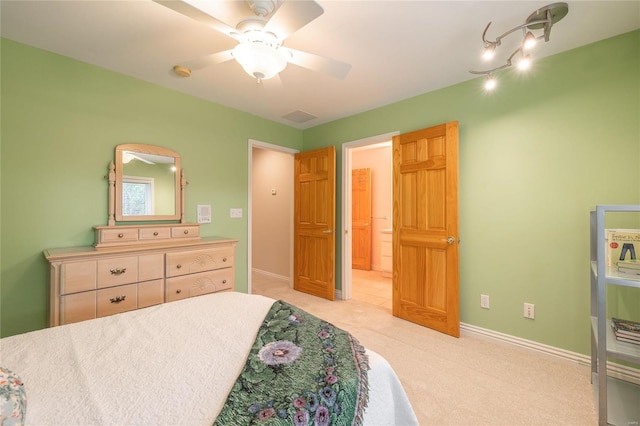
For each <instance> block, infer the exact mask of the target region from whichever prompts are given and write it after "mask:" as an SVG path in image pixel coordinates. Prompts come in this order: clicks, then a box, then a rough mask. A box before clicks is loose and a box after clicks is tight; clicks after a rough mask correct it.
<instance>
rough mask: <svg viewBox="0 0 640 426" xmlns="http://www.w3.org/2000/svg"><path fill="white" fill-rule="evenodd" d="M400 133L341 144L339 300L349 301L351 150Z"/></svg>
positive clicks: (385, 140) (382, 140)
mask: <svg viewBox="0 0 640 426" xmlns="http://www.w3.org/2000/svg"><path fill="white" fill-rule="evenodd" d="M399 134H400V131H395V132H390V133H385V134H382V135H377V136H370V137H368V138H364V139H358V140H355V141H351V142H345V143H343V144H342V291H341V292H340V298H341V299H343V300H348V299H351V268H352V263H351V249H352V246H351V245H352V239H351V232H352V230H351V169H352V166H351V162H352V159H351V156H352V154H353V152H352V151H353V150H354V149H356V148H362V147H365V146H370V145H377V144H380V143H384V142H389V141H391V139H392V138H393V137H394V136H396V135H399Z"/></svg>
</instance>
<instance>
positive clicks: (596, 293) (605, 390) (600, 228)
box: [591, 205, 640, 426]
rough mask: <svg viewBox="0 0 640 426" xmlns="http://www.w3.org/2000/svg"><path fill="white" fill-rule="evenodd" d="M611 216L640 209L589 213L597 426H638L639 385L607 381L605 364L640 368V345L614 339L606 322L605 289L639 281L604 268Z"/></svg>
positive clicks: (604, 207)
mask: <svg viewBox="0 0 640 426" xmlns="http://www.w3.org/2000/svg"><path fill="white" fill-rule="evenodd" d="M610 212H627V213H630V214H636V215H638V216H637V217H638V219H639V220H640V205H601V206H596V209H595V210H594V211H592V212H591V373H592V382H593V384H594V388H595V396H596V405H597V409H598V424H599V425H601V426H604V425H608V424H611V425H617V426H629V425H638V424H640V385H638V384H635V383H632V382H629V381H625V380H621V379H619V378H613V377H608V375H607V360H608V359H610V358H611V359H616V360H620V361H625V362H627V363H631V364H632V365H635V366H636V367H638V366H640V345H636V344H633V343H625V342H620V341H618V340H617V339H616V338H615V335H614V334H613V330H612V328H611V321H610V319H608V318H607V312H606V306H607V301H606V295H607V291H606V290H607V286H610V285H616V286H625V287H635V288H637V289H639V290H638V291H640V277H638V278H636V277H635V276H630V275H625V274H620V273H618V271H617V270H616V269H615V268H610V267H607V266H606V250H605V244H606V236H605V233H606V228H605V217H606V214H607V213H610Z"/></svg>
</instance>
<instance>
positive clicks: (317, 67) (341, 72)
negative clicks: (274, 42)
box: [287, 48, 351, 80]
mask: <svg viewBox="0 0 640 426" xmlns="http://www.w3.org/2000/svg"><path fill="white" fill-rule="evenodd" d="M287 49H288V50H289V51H290V52H291V58H290V59H289V62H290V63H292V64H295V65H298V66H301V67H303V68H308V69H310V70H313V71H318V72H321V73H324V74H329V75H331V76H333V77H335V78H339V79H340V80H344V79H345V78H346V77H347V74H349V71H351V64H347V63H346V62H340V61H337V60H335V59H330V58H325V57H324V56H319V55H315V54H313V53H309V52H303V51H301V50H296V49H290V48H287Z"/></svg>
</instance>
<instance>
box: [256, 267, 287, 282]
mask: <svg viewBox="0 0 640 426" xmlns="http://www.w3.org/2000/svg"><path fill="white" fill-rule="evenodd" d="M251 272H253V273H255V274H260V275H264V276H266V277H270V278H275V279H277V280H282V281H286V282H289V277H287V276H285V275H279V274H274V273H273V272H269V271H263V270H262V269H257V268H252V269H251Z"/></svg>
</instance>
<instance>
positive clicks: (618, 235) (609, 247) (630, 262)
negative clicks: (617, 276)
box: [605, 229, 640, 272]
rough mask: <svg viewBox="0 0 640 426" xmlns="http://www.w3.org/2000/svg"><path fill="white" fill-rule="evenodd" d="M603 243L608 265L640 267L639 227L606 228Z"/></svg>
mask: <svg viewBox="0 0 640 426" xmlns="http://www.w3.org/2000/svg"><path fill="white" fill-rule="evenodd" d="M605 244H606V246H605V253H606V257H605V259H606V262H607V266H608V267H618V268H635V266H638V267H639V268H640V229H607V230H606V235H605ZM620 262H621V263H623V265H620ZM621 272H623V271H621ZM624 272H626V270H625V271H624Z"/></svg>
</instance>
